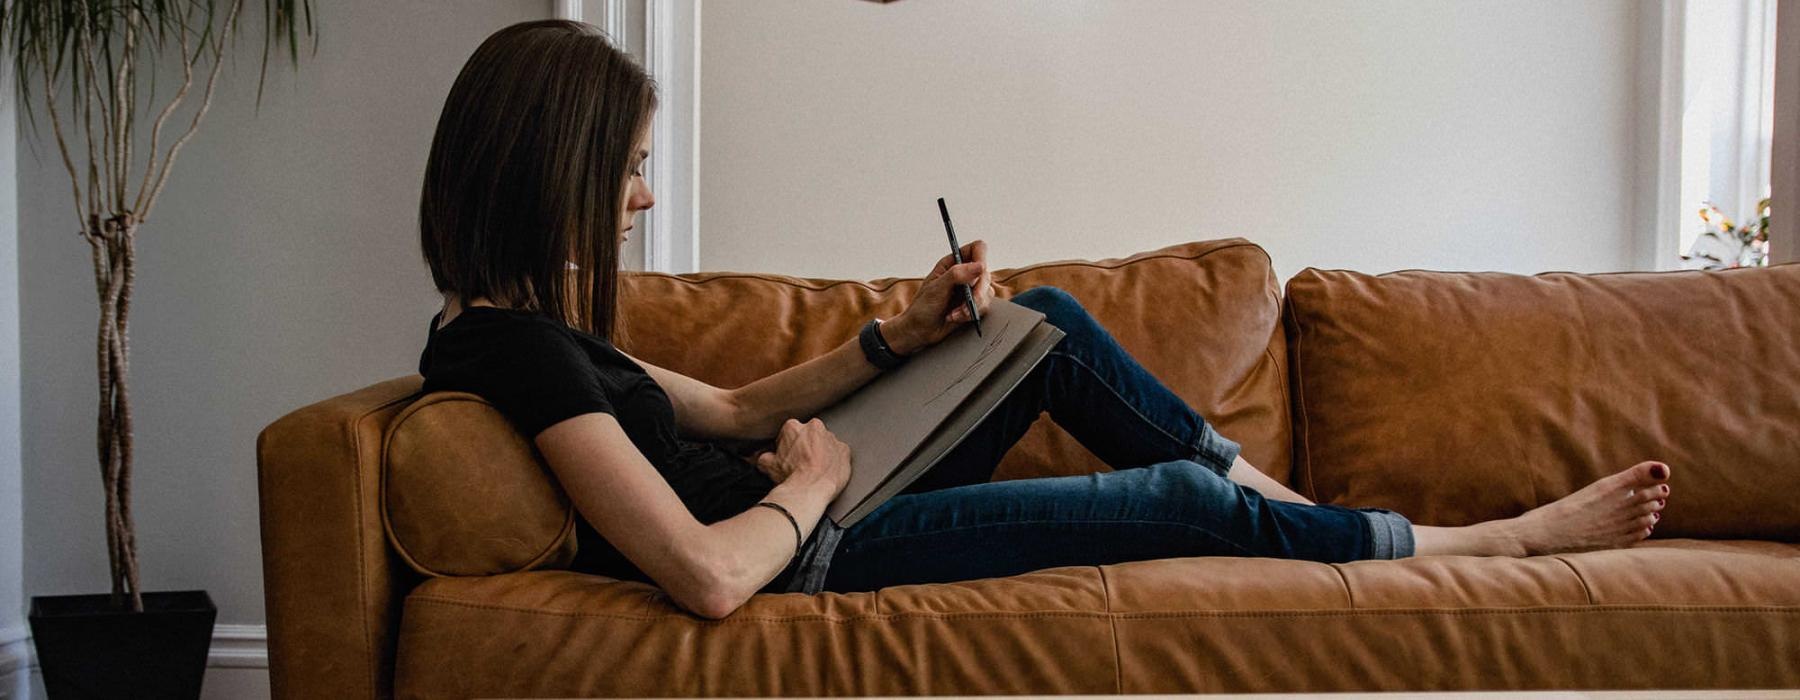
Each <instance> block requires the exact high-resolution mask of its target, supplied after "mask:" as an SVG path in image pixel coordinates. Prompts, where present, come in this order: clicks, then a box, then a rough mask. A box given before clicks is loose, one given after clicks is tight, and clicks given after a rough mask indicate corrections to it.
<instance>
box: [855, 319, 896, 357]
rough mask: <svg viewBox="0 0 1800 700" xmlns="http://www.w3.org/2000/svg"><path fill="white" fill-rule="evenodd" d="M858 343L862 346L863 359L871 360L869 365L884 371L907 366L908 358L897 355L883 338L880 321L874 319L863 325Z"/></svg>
mask: <svg viewBox="0 0 1800 700" xmlns="http://www.w3.org/2000/svg"><path fill="white" fill-rule="evenodd" d="M857 341H858V342H859V343H860V344H861V345H862V351H863V357H866V358H868V359H869V364H872V365H875V366H876V367H879V368H881V369H883V370H889V369H893V368H895V367H899V366H900V365H903V364H906V358H905V357H903V356H901V355H899V354H897V353H895V352H894V348H893V347H891V346H889V345H888V344H887V339H886V338H883V337H881V320H880V319H873V318H872V319H869V322H868V323H865V324H863V327H862V332H861V333H858V334H857Z"/></svg>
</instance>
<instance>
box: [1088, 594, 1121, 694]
mask: <svg viewBox="0 0 1800 700" xmlns="http://www.w3.org/2000/svg"><path fill="white" fill-rule="evenodd" d="M1094 568H1095V569H1096V570H1097V571H1098V572H1099V574H1100V602H1102V603H1104V604H1105V605H1106V629H1107V633H1108V634H1110V635H1111V636H1112V643H1113V692H1114V693H1119V694H1121V695H1122V694H1124V693H1125V664H1122V663H1119V660H1120V659H1123V658H1125V656H1124V654H1123V653H1122V652H1121V651H1120V649H1119V618H1117V617H1114V616H1113V609H1112V588H1111V587H1110V586H1108V585H1107V583H1106V567H1103V566H1096V567H1094Z"/></svg>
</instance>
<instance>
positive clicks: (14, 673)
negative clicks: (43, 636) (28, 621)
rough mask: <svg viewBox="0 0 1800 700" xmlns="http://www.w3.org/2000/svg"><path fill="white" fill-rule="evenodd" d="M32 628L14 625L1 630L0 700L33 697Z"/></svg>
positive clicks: (17, 699) (19, 699) (20, 699)
mask: <svg viewBox="0 0 1800 700" xmlns="http://www.w3.org/2000/svg"><path fill="white" fill-rule="evenodd" d="M33 666H34V664H33V663H32V656H31V628H30V627H27V626H25V625H14V626H12V627H8V628H6V629H4V630H0V700H25V699H26V698H29V697H31V672H32V669H33Z"/></svg>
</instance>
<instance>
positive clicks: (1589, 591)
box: [1550, 556, 1594, 605]
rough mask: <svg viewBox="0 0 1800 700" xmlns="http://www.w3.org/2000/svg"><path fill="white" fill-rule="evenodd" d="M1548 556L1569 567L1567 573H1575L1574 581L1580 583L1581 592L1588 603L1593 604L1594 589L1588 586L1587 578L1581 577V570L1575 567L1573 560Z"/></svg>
mask: <svg viewBox="0 0 1800 700" xmlns="http://www.w3.org/2000/svg"><path fill="white" fill-rule="evenodd" d="M1550 558H1551V559H1555V560H1556V561H1558V562H1561V563H1562V565H1563V566H1566V567H1569V573H1572V574H1575V582H1576V583H1579V584H1581V594H1582V595H1584V596H1587V602H1588V605H1593V604H1594V589H1592V588H1589V587H1588V582H1587V579H1585V578H1582V577H1581V570H1580V569H1577V568H1575V564H1574V563H1573V562H1570V561H1569V560H1567V559H1564V558H1562V557H1560V556H1552V557H1550Z"/></svg>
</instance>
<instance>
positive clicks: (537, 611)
mask: <svg viewBox="0 0 1800 700" xmlns="http://www.w3.org/2000/svg"><path fill="white" fill-rule="evenodd" d="M413 602H418V603H422V604H433V605H444V606H449V607H457V608H465V609H469V610H493V611H499V612H514V613H525V614H528V615H541V616H549V617H567V618H593V619H606V620H618V621H621V622H662V621H666V620H686V621H688V622H692V623H694V624H697V625H703V626H709V627H710V626H722V625H731V624H757V623H774V624H782V623H790V622H825V623H832V624H839V623H856V622H886V621H889V620H894V619H923V620H983V619H1013V620H1019V619H1024V620H1029V619H1043V618H1064V617H1086V618H1098V617H1107V618H1113V619H1115V620H1116V619H1126V620H1154V619H1176V618H1221V619H1224V618H1230V619H1238V618H1288V617H1302V618H1311V617H1393V616H1400V617H1407V616H1420V615H1437V616H1468V617H1476V616H1484V615H1515V614H1516V615H1567V614H1612V613H1620V612H1657V613H1709V614H1710V613H1734V612H1742V613H1757V614H1791V615H1800V605H1654V604H1651V605H1646V604H1641V603H1625V604H1617V605H1606V604H1600V605H1540V606H1521V607H1487V608H1367V609H1355V610H1159V611H1152V610H1144V611H1133V612H1110V611H1097V610H1037V611H1029V612H946V613H938V612H900V613H874V614H861V615H846V616H832V615H794V616H786V617H770V616H747V615H742V614H737V615H732V616H730V617H727V618H724V619H720V620H707V619H700V618H695V617H693V616H691V615H686V614H682V613H675V612H671V613H666V614H658V615H627V614H622V613H605V612H581V611H575V610H544V609H541V608H528V607H514V606H509V605H491V604H483V603H471V602H468V601H464V600H456V599H452V598H440V597H437V596H413V597H411V598H409V599H408V603H413ZM1109 607H1110V604H1109Z"/></svg>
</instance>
